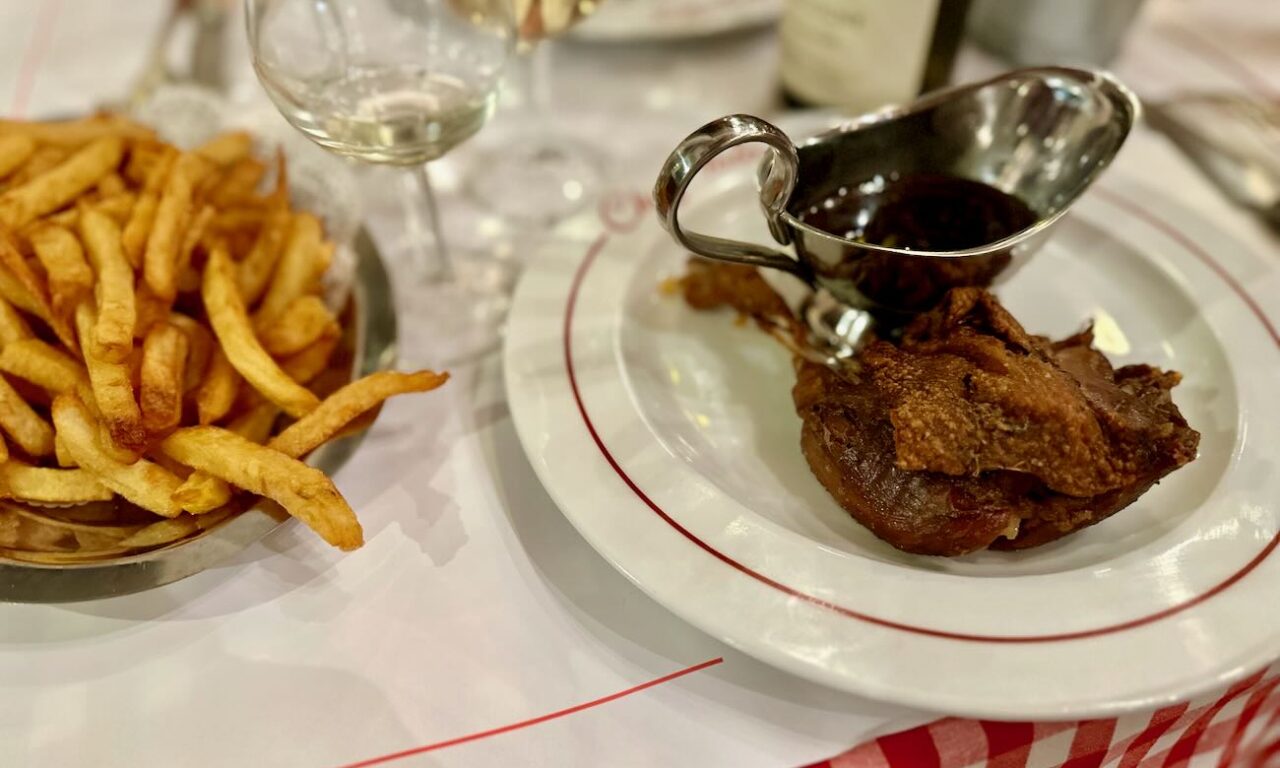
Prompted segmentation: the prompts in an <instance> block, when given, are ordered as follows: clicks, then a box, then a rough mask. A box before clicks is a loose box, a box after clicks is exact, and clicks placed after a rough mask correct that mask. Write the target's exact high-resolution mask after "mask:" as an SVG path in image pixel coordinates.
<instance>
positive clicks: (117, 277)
mask: <svg viewBox="0 0 1280 768" xmlns="http://www.w3.org/2000/svg"><path fill="white" fill-rule="evenodd" d="M80 236H81V238H83V239H84V243H85V246H86V247H87V248H88V251H89V260H90V261H91V262H93V269H94V271H95V272H96V273H97V275H98V286H97V298H98V311H97V315H98V325H97V327H96V328H94V332H93V337H92V338H93V344H92V345H91V346H92V347H93V349H94V353H95V354H96V355H97V356H98V357H100V358H101V359H103V360H105V361H107V362H112V363H120V362H124V360H125V359H126V358H128V356H129V352H130V351H132V349H133V328H134V325H135V324H136V323H137V321H138V308H137V305H136V302H135V296H134V291H133V270H132V269H131V268H130V267H129V260H128V259H127V258H126V257H125V255H124V248H123V247H122V246H121V243H120V227H118V226H116V223H115V222H114V221H112V220H111V219H110V218H108V217H107V216H105V215H104V214H102V213H99V212H98V211H94V210H92V209H89V210H86V211H84V212H83V214H82V215H81V217H80Z"/></svg>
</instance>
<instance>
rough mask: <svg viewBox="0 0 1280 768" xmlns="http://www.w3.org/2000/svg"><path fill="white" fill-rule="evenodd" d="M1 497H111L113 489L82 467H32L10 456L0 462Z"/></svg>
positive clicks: (55, 500)
mask: <svg viewBox="0 0 1280 768" xmlns="http://www.w3.org/2000/svg"><path fill="white" fill-rule="evenodd" d="M0 497H3V498H6V499H14V500H15V501H29V502H35V503H37V504H87V503H89V502H92V501H110V500H111V498H112V493H111V490H110V489H109V488H107V487H106V486H105V485H103V484H102V483H100V482H98V480H97V478H95V477H94V476H93V475H92V474H91V473H89V472H86V471H84V470H83V469H54V468H50V467H33V466H31V465H30V464H26V463H23V462H21V461H17V460H16V459H11V460H9V461H7V462H5V463H4V464H0Z"/></svg>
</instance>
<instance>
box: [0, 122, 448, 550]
mask: <svg viewBox="0 0 1280 768" xmlns="http://www.w3.org/2000/svg"><path fill="white" fill-rule="evenodd" d="M273 164H274V166H275V167H274V174H271V173H269V172H270V170H271V168H270V167H269V164H268V163H264V162H263V161H262V160H261V159H259V158H257V157H254V156H253V154H252V141H251V137H250V136H248V135H247V134H244V133H238V132H237V133H226V134H222V135H219V136H217V137H216V138H214V139H213V140H211V141H209V142H208V143H206V144H205V145H203V146H201V147H199V148H198V149H195V150H190V151H183V150H180V149H178V148H177V147H174V146H171V145H169V144H166V143H164V142H163V141H161V140H159V139H158V138H157V137H156V136H155V134H154V133H153V132H152V131H151V130H149V129H148V128H146V127H145V126H142V125H139V124H137V123H134V122H131V121H129V120H127V119H124V118H121V117H118V116H111V115H99V116H94V117H90V118H85V119H82V120H74V121H69V122H58V123H38V122H17V121H3V120H0V435H2V437H0V499H3V501H0V558H9V559H16V560H24V561H34V562H40V563H74V562H81V561H85V560H94V559H103V558H112V557H118V556H121V555H127V554H132V553H136V552H139V551H143V550H147V549H151V548H155V547H160V546H166V545H169V544H172V543H174V542H178V541H181V540H184V539H187V538H189V537H191V536H193V535H196V534H198V533H199V532H200V531H203V530H206V529H208V528H210V527H211V526H213V525H216V524H217V523H220V522H222V521H224V520H226V519H227V518H228V517H229V516H230V515H233V514H236V513H237V512H238V511H239V510H243V509H245V508H247V506H248V505H247V504H246V503H245V499H246V497H247V496H248V495H249V494H253V495H257V496H261V497H265V498H268V499H271V500H272V501H274V502H276V503H277V504H278V505H279V506H280V507H282V508H283V509H284V510H285V511H286V512H287V513H288V514H290V515H292V516H294V517H297V518H298V519H300V520H302V521H303V522H304V523H306V524H307V525H308V526H310V527H311V528H312V529H313V530H315V531H316V532H317V533H318V534H320V536H321V537H322V538H323V539H324V540H325V541H327V542H329V543H330V544H332V545H334V546H336V547H339V548H341V549H344V550H350V549H354V548H356V547H359V546H360V545H361V544H362V543H363V532H362V530H361V527H360V523H359V521H358V520H357V519H356V516H355V513H354V512H353V511H352V509H351V507H350V506H349V505H348V504H347V502H346V501H345V500H344V499H343V498H342V495H341V494H340V493H338V491H337V489H336V488H335V487H334V484H333V482H332V481H331V480H330V479H329V478H328V477H326V476H325V475H324V474H323V473H322V472H320V471H319V470H317V469H314V468H312V467H310V466H308V465H307V464H305V463H303V462H302V461H301V458H302V457H304V456H305V455H306V454H307V453H309V452H310V451H312V450H313V449H315V448H316V447H317V446H319V445H321V444H322V443H324V442H326V441H328V440H329V439H331V438H333V437H334V436H336V435H338V434H340V433H342V432H343V431H344V430H349V429H351V428H353V427H355V426H360V422H361V417H362V416H366V419H367V414H369V412H370V411H373V410H374V409H376V408H377V406H378V405H380V404H381V403H382V401H383V400H385V399H386V398H388V397H391V396H393V395H397V394H402V393H407V392H425V391H428V390H431V389H435V388H436V387H438V386H440V385H441V384H443V383H444V382H445V381H446V380H447V378H448V374H444V373H434V372H432V371H420V372H417V373H400V372H393V371H384V372H379V373H375V374H372V375H370V376H368V377H365V378H363V379H359V380H357V381H353V382H350V383H346V384H345V385H343V386H341V387H338V388H336V389H335V388H334V386H332V384H334V382H333V378H334V375H335V374H336V375H337V376H338V377H341V376H343V375H345V374H346V373H347V371H342V370H340V368H341V367H342V366H339V365H337V364H336V363H334V362H333V358H334V354H335V350H337V349H338V348H339V346H340V344H339V342H340V340H341V337H342V334H343V327H342V323H341V322H340V318H339V317H338V316H335V314H334V313H333V312H331V311H330V309H329V308H328V307H327V306H326V305H325V303H324V301H323V300H322V299H321V298H320V295H319V294H320V281H321V277H322V275H323V274H324V272H325V270H326V269H327V267H328V264H329V261H330V257H331V255H332V252H333V244H332V243H331V242H329V241H328V240H326V238H325V234H324V227H323V224H322V222H321V221H319V220H318V219H317V218H316V217H315V216H313V215H311V214H309V213H306V212H302V211H296V210H294V209H292V208H291V207H290V202H289V189H288V176H287V169H286V167H285V163H284V159H283V157H282V156H281V155H280V154H279V153H277V156H276V158H275V159H274V163H273ZM270 175H273V176H274V182H273V183H272V184H271V185H270V188H269V189H266V190H263V189H262V187H263V183H264V179H266V178H267V177H268V176H270ZM326 380H328V381H329V385H326V384H324V382H325V381H326ZM338 383H341V382H338ZM326 391H330V392H331V394H328V396H327V397H325V398H324V399H321V397H320V396H319V395H318V394H317V392H326ZM279 425H287V426H285V427H284V428H283V429H282V430H280V431H276V430H277V426H279Z"/></svg>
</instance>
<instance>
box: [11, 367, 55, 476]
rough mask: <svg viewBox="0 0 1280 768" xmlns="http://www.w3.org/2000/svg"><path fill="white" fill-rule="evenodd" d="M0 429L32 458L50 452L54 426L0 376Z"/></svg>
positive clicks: (51, 451)
mask: <svg viewBox="0 0 1280 768" xmlns="http://www.w3.org/2000/svg"><path fill="white" fill-rule="evenodd" d="M0 429H3V430H4V432H5V434H7V435H8V436H9V439H11V440H13V442H15V443H17V445H18V447H19V448H21V449H22V450H23V452H24V453H26V454H27V455H28V456H30V457H32V458H40V457H42V456H48V455H50V454H51V453H53V427H51V426H50V425H49V422H47V421H45V420H44V418H42V417H41V416H40V414H38V413H36V412H35V411H34V410H33V409H32V408H31V406H30V405H29V404H28V403H27V401H26V400H24V399H22V396H21V395H19V394H18V391H17V390H15V389H14V388H13V385H11V384H10V383H9V382H8V381H7V380H6V379H5V378H4V377H3V376H0Z"/></svg>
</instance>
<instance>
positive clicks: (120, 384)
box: [76, 301, 147, 453]
mask: <svg viewBox="0 0 1280 768" xmlns="http://www.w3.org/2000/svg"><path fill="white" fill-rule="evenodd" d="M97 324H98V317H97V314H96V312H95V311H94V309H93V305H92V304H90V303H89V302H87V301H86V302H84V303H82V304H80V306H78V307H76V329H77V330H78V331H79V333H80V338H81V339H82V341H81V344H80V346H81V348H83V349H84V350H85V352H84V363H85V367H86V368H87V369H88V371H89V385H90V387H91V388H92V390H93V399H94V402H95V403H96V404H97V407H98V411H99V412H100V413H101V414H102V422H103V425H104V426H105V427H106V428H107V434H108V435H109V436H110V438H111V442H112V443H113V444H114V445H115V447H116V448H118V449H119V450H120V451H122V452H128V453H140V452H141V451H142V448H143V447H144V446H145V445H146V443H147V433H146V431H145V430H144V429H143V425H142V411H141V410H140V409H139V408H138V402H137V400H136V399H135V398H134V391H133V381H132V377H131V375H130V370H129V365H128V363H127V362H126V363H113V362H111V361H109V360H103V359H101V358H99V357H98V356H97V355H96V354H95V353H94V350H93V345H91V344H88V343H87V342H85V341H83V339H88V338H89V337H90V336H92V335H93V332H94V328H95V327H96V326H97Z"/></svg>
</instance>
